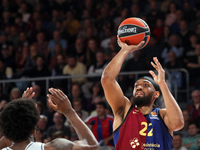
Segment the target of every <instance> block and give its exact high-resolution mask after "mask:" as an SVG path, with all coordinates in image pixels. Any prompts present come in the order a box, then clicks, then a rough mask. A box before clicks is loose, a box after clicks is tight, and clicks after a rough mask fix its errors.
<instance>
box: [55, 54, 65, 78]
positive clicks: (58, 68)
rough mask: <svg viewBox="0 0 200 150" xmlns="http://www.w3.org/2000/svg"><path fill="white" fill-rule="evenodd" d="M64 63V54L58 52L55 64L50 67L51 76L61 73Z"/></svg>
mask: <svg viewBox="0 0 200 150" xmlns="http://www.w3.org/2000/svg"><path fill="white" fill-rule="evenodd" d="M65 65H66V64H65V55H62V54H58V55H57V56H56V65H55V66H54V67H53V68H52V76H61V75H63V69H64V66H65Z"/></svg>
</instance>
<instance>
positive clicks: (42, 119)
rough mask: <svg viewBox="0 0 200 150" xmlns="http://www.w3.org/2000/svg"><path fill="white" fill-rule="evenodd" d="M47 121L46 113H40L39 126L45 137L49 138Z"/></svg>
mask: <svg viewBox="0 0 200 150" xmlns="http://www.w3.org/2000/svg"><path fill="white" fill-rule="evenodd" d="M47 121H48V118H47V117H46V116H44V115H40V119H39V121H38V122H37V127H38V128H39V129H40V130H41V131H42V135H43V136H42V137H43V139H47Z"/></svg>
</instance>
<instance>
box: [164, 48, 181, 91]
mask: <svg viewBox="0 0 200 150" xmlns="http://www.w3.org/2000/svg"><path fill="white" fill-rule="evenodd" d="M168 59H169V62H167V63H166V64H165V65H164V66H165V67H166V68H167V69H179V68H183V62H182V61H181V59H178V58H176V54H175V53H174V52H172V51H171V52H169V53H168ZM170 74H171V76H172V80H171V87H172V88H174V87H175V83H176V84H177V86H178V87H179V88H181V87H182V85H183V84H182V73H181V72H180V71H172V72H170Z"/></svg>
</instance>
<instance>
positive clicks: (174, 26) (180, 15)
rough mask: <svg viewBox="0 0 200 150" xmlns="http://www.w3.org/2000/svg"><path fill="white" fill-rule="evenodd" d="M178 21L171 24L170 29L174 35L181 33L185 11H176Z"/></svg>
mask: <svg viewBox="0 0 200 150" xmlns="http://www.w3.org/2000/svg"><path fill="white" fill-rule="evenodd" d="M175 14H176V21H175V22H174V23H172V24H171V26H170V28H171V30H172V33H173V34H177V33H178V32H180V22H181V21H182V20H183V17H184V14H183V11H182V10H180V9H178V10H176V13H175Z"/></svg>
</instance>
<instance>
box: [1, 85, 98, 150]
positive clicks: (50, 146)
mask: <svg viewBox="0 0 200 150" xmlns="http://www.w3.org/2000/svg"><path fill="white" fill-rule="evenodd" d="M49 92H50V93H51V94H48V95H47V96H48V98H49V100H48V101H49V105H50V107H51V108H52V109H54V110H55V111H58V112H59V113H62V114H63V115H65V117H66V118H67V119H69V121H70V122H71V124H72V125H73V127H74V128H75V130H76V133H77V134H78V137H79V139H80V140H79V141H75V142H71V141H69V140H67V139H63V138H58V139H55V140H53V141H52V142H49V143H47V144H44V143H39V142H32V136H33V134H34V132H35V127H36V123H37V122H38V120H39V114H38V111H37V108H36V105H35V102H34V101H33V100H32V99H23V98H21V99H18V100H14V101H12V102H10V103H8V104H7V105H6V107H5V108H4V109H3V111H2V112H1V114H0V128H1V131H2V132H3V135H4V136H5V137H6V138H5V137H4V138H3V139H4V140H2V141H6V139H9V140H10V141H12V145H11V146H10V147H6V148H3V150H80V149H81V150H91V149H92V150H97V149H98V143H97V141H96V139H95V137H94V136H93V134H92V132H91V131H90V129H89V128H88V127H87V126H86V125H85V124H84V123H83V121H82V120H81V119H80V118H79V117H78V115H77V114H76V113H75V111H74V109H73V108H72V106H71V103H70V101H69V99H68V97H67V96H66V95H65V94H64V93H63V92H62V91H61V90H58V89H54V88H50V89H49ZM26 94H27V95H26ZM32 94H33V93H32V88H31V90H28V91H25V95H26V96H25V97H27V98H28V97H32ZM33 95H34V94H33Z"/></svg>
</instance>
